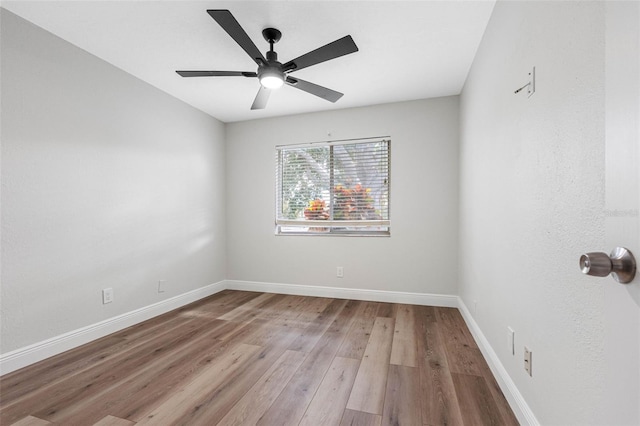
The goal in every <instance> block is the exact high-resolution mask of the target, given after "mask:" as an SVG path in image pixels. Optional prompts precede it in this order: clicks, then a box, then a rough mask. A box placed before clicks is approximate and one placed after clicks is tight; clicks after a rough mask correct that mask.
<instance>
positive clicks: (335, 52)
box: [282, 35, 358, 72]
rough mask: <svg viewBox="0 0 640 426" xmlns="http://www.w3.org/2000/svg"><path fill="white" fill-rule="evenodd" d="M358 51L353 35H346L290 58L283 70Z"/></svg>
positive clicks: (292, 69)
mask: <svg viewBox="0 0 640 426" xmlns="http://www.w3.org/2000/svg"><path fill="white" fill-rule="evenodd" d="M357 51H358V46H356V43H355V42H354V41H353V39H352V38H351V36H350V35H348V36H344V37H342V38H341V39H338V40H336V41H334V42H331V43H329V44H326V45H324V46H322V47H319V48H317V49H316V50H312V51H311V52H309V53H305V54H304V55H302V56H299V57H297V58H296V59H292V60H290V61H289V62H287V63H286V64H284V65H283V66H282V70H283V71H285V72H287V71H298V70H301V69H302V68H306V67H310V66H311V65H315V64H319V63H321V62H325V61H329V60H331V59H335V58H339V57H340V56H344V55H348V54H349V53H354V52H357Z"/></svg>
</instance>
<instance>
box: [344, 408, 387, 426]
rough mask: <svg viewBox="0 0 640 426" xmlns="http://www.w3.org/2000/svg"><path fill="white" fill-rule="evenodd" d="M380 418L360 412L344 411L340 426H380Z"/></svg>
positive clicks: (376, 415)
mask: <svg viewBox="0 0 640 426" xmlns="http://www.w3.org/2000/svg"><path fill="white" fill-rule="evenodd" d="M381 425H382V416H380V415H379V414H371V413H364V412H362V411H354V410H344V414H343V415H342V421H341V422H340V426H381Z"/></svg>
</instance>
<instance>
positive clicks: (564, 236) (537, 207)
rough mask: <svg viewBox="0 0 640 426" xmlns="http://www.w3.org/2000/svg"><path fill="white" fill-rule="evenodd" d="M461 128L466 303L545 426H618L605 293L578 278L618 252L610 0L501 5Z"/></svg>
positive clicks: (473, 76) (469, 89)
mask: <svg viewBox="0 0 640 426" xmlns="http://www.w3.org/2000/svg"><path fill="white" fill-rule="evenodd" d="M532 66H536V77H537V78H536V93H535V94H534V95H533V96H532V97H531V98H527V95H526V90H525V91H524V92H522V93H520V94H518V95H516V94H514V93H513V92H514V90H515V89H517V88H518V87H520V86H522V85H523V84H525V83H526V82H527V80H528V76H527V73H528V72H529V71H530V69H531V67H532ZM460 121H461V148H460V150H461V152H460V156H461V162H460V169H461V177H460V187H461V189H460V191H461V194H460V211H461V218H460V224H461V225H460V236H461V238H460V250H461V262H460V295H461V297H462V299H463V301H464V303H465V304H466V305H467V306H468V307H469V308H470V310H471V312H472V314H473V315H474V318H475V320H476V321H477V323H478V324H479V326H480V328H481V329H482V332H483V333H484V335H485V336H486V337H487V339H488V340H489V342H490V344H491V346H492V347H493V349H494V350H495V352H496V353H497V355H498V357H499V359H500V361H501V363H502V364H503V365H504V367H505V368H506V370H507V372H508V374H509V375H510V377H511V378H512V379H513V381H514V382H515V384H516V385H517V387H518V389H519V391H520V392H521V393H522V395H523V396H524V398H525V399H526V401H527V403H528V405H529V406H530V408H531V409H532V411H533V412H534V414H535V416H536V417H537V419H538V420H539V421H540V423H542V424H546V425H552V424H553V425H560V424H562V425H569V424H576V425H577V424H580V425H584V424H594V423H602V422H605V423H607V422H608V421H610V420H611V419H613V418H614V417H613V414H614V413H612V412H611V411H610V410H609V411H608V407H607V406H606V405H605V404H604V403H603V401H604V400H605V399H604V395H603V392H604V381H605V379H604V375H605V371H606V363H607V359H606V357H605V356H604V348H603V319H604V318H603V317H604V306H603V305H604V301H603V291H602V286H601V285H599V284H597V283H596V282H595V281H594V278H592V277H587V276H583V275H582V274H581V273H580V271H579V269H578V258H579V256H580V254H581V253H583V252H585V251H593V250H598V251H599V250H603V249H605V245H604V243H605V234H604V230H605V218H604V172H605V163H604V146H605V145H604V136H605V135H604V2H498V3H497V4H496V7H495V9H494V11H493V15H492V18H491V20H490V22H489V25H488V28H487V30H486V33H485V35H484V39H483V41H482V43H481V46H480V49H479V51H478V53H477V56H476V58H475V61H474V64H473V66H472V69H471V73H470V75H469V77H468V80H467V82H466V84H465V87H464V89H463V92H462V95H461V113H460ZM474 301H477V310H476V312H475V313H474V311H473V308H472V307H473V306H474ZM507 326H511V327H513V328H514V329H515V331H516V355H515V356H512V355H510V354H509V353H508V351H507ZM524 346H528V347H529V348H530V349H532V350H533V377H529V376H528V375H526V373H525V371H524V368H523V347H524ZM631 380H633V378H632V379H631ZM619 385H620V389H611V391H612V392H621V393H620V394H624V384H623V383H620V384H619Z"/></svg>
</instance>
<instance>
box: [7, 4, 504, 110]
mask: <svg viewBox="0 0 640 426" xmlns="http://www.w3.org/2000/svg"><path fill="white" fill-rule="evenodd" d="M494 3H495V0H475V1H458V0H449V1H446V0H441V1H295V2H294V1H266V0H262V1H88V0H87V1H3V2H2V7H4V8H6V9H8V10H10V11H12V12H13V13H15V14H17V15H19V16H21V17H23V18H24V19H26V20H28V21H31V22H33V23H34V24H36V25H38V26H40V27H42V28H44V29H46V30H48V31H50V32H52V33H54V34H56V35H57V36H59V37H61V38H63V39H65V40H67V41H69V42H71V43H73V44H74V45H76V46H78V47H80V48H82V49H84V50H86V51H88V52H90V53H92V54H94V55H96V56H98V57H100V58H102V59H103V60H105V61H107V62H109V63H111V64H113V65H115V66H116V67H118V68H121V69H123V70H124V71H126V72H128V73H130V74H132V75H134V76H136V77H138V78H140V79H142V80H144V81H146V82H148V83H150V84H152V85H153V86H155V87H157V88H159V89H161V90H163V91H165V92H167V93H169V94H171V95H173V96H175V97H176V98H179V99H181V100H183V101H184V102H187V103H188V104H190V105H193V106H194V107H196V108H198V109H200V110H202V111H204V112H206V113H208V114H210V115H212V116H214V117H216V118H218V119H220V120H221V121H224V122H232V121H240V120H251V119H255V118H264V117H273V116H279V115H289V114H297V113H302V112H312V111H322V110H328V109H339V108H347V107H355V106H364V105H374V104H381V103H388V102H399V101H406V100H412V99H423V98H431V97H439V96H448V95H456V94H459V93H460V91H461V90H462V86H463V84H464V81H465V79H466V76H467V73H468V71H469V68H470V66H471V62H472V61H473V58H474V56H475V53H476V50H477V48H478V45H479V44H480V40H481V38H482V35H483V34H484V30H485V27H486V25H487V22H488V20H489V17H490V15H491V12H492V10H493V6H494ZM207 9H229V10H230V11H231V13H232V14H233V15H234V16H235V18H236V19H237V20H238V22H239V23H240V25H241V26H242V27H243V28H244V30H245V31H246V32H247V34H248V35H249V37H251V39H252V40H253V42H254V43H255V44H256V46H258V48H259V49H260V50H261V51H263V52H266V51H267V50H268V49H269V45H268V44H267V43H266V42H265V41H264V39H263V38H262V34H261V31H262V29H263V28H266V27H274V28H278V29H279V30H280V31H282V34H283V36H282V39H281V40H280V42H279V43H277V44H276V45H275V50H276V52H278V57H279V58H278V59H279V60H280V61H281V62H282V63H284V62H286V61H288V60H290V59H293V58H295V57H298V56H300V55H302V54H304V53H306V52H308V51H310V50H313V49H316V48H317V47H320V46H323V45H325V44H327V43H329V42H332V41H334V40H336V39H338V38H341V37H343V36H345V35H347V34H350V35H351V36H352V37H353V39H354V41H355V42H356V44H357V45H358V48H359V51H358V52H356V53H353V54H351V55H347V56H343V57H340V58H337V59H334V60H332V61H328V62H324V63H321V64H318V65H315V66H312V67H309V68H306V69H303V70H300V71H299V72H296V73H294V74H292V76H295V77H299V78H302V79H304V80H307V81H310V82H313V83H316V84H319V85H321V86H325V87H328V88H330V89H333V90H337V91H339V92H342V93H344V94H345V95H344V96H343V97H342V98H341V99H340V100H338V102H337V103H335V104H332V103H330V102H327V101H325V100H323V99H320V98H318V97H315V96H313V95H310V94H308V93H306V92H302V91H300V90H297V89H294V88H292V87H288V86H285V87H283V88H282V89H280V90H278V91H276V92H274V93H272V95H271V98H270V99H269V104H268V105H267V108H266V109H265V110H260V111H251V110H250V107H251V104H252V102H253V99H254V97H255V95H256V93H257V91H258V88H259V82H258V80H257V79H252V78H244V77H206V78H188V79H187V78H182V77H180V76H178V75H177V74H176V73H175V72H174V71H175V70H178V69H183V70H189V69H193V70H224V71H255V70H256V68H257V67H256V65H255V63H254V62H253V61H252V60H251V58H249V56H248V55H247V54H246V53H245V52H244V51H243V50H242V49H241V48H240V46H238V45H237V44H236V43H235V42H234V41H233V40H232V39H231V37H229V35H228V34H227V33H226V32H225V31H224V30H223V29H222V28H221V27H220V26H219V25H218V24H217V23H216V22H215V21H214V20H213V19H212V18H211V17H210V16H209V15H208V14H207V13H206V10H207Z"/></svg>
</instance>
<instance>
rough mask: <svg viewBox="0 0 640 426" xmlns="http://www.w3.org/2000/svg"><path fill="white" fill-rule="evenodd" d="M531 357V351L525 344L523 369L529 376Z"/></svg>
mask: <svg viewBox="0 0 640 426" xmlns="http://www.w3.org/2000/svg"><path fill="white" fill-rule="evenodd" d="M531 358H532V352H531V350H530V349H529V348H527V347H526V346H525V347H524V370H525V371H526V372H527V373H529V376H533V374H532V373H531Z"/></svg>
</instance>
